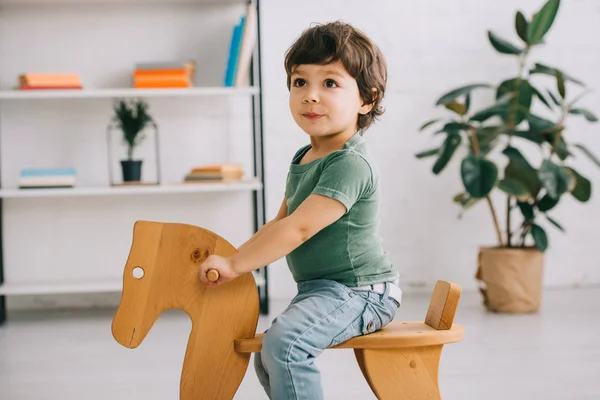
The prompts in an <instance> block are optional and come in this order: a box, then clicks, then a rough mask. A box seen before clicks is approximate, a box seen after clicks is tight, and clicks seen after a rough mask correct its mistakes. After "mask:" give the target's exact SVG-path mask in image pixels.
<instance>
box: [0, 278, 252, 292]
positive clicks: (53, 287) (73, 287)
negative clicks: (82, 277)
mask: <svg viewBox="0 0 600 400" xmlns="http://www.w3.org/2000/svg"><path fill="white" fill-rule="evenodd" d="M254 279H255V281H256V285H257V286H262V285H263V284H264V278H263V277H262V276H260V275H258V274H257V273H254ZM122 290H123V281H122V280H121V279H119V280H116V279H115V280H94V281H89V282H84V281H82V282H60V283H57V282H49V283H16V284H10V283H5V284H2V285H0V296H15V295H42V294H67V293H112V292H120V291H122Z"/></svg>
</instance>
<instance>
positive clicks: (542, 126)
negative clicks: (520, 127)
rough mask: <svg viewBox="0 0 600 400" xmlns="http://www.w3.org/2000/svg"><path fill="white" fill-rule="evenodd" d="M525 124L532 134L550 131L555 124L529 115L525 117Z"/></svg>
mask: <svg viewBox="0 0 600 400" xmlns="http://www.w3.org/2000/svg"><path fill="white" fill-rule="evenodd" d="M527 122H528V123H529V129H530V130H532V131H534V132H544V131H546V132H547V131H551V130H552V129H554V128H555V127H556V126H557V124H556V123H555V122H552V121H549V120H547V119H544V118H540V117H538V116H537V115H535V114H529V115H528V116H527Z"/></svg>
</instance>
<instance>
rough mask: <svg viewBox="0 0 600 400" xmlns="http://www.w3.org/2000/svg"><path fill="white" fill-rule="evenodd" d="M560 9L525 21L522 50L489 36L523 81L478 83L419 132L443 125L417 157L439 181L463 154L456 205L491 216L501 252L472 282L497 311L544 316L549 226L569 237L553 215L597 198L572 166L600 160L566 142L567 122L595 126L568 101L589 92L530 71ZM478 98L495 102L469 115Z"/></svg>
mask: <svg viewBox="0 0 600 400" xmlns="http://www.w3.org/2000/svg"><path fill="white" fill-rule="evenodd" d="M559 6H560V0H548V1H547V2H546V3H545V4H544V5H543V6H542V7H541V8H540V9H539V10H538V11H537V12H536V13H535V14H533V17H532V18H529V19H528V18H527V17H526V16H525V15H524V14H523V13H522V12H520V11H518V12H517V13H516V17H515V28H516V33H517V35H518V37H519V38H520V43H519V44H514V41H513V43H511V41H508V40H505V39H503V38H501V37H499V36H497V35H496V34H494V33H493V32H491V31H488V32H487V35H488V38H489V41H490V43H491V45H492V46H493V48H494V49H495V50H497V51H498V52H499V53H501V54H503V55H506V56H513V57H515V58H516V61H517V65H518V72H517V74H516V76H514V77H511V78H509V79H505V80H503V81H502V82H500V83H499V84H497V85H492V84H487V83H474V84H470V85H466V86H462V87H460V88H458V89H455V90H452V91H450V92H448V93H446V94H444V95H443V96H441V97H440V98H439V100H438V101H437V103H436V106H443V107H445V109H447V110H448V111H449V112H450V113H451V117H449V118H448V119H434V120H432V121H428V122H426V123H425V124H423V125H422V126H421V129H420V130H421V131H423V130H424V129H426V128H430V127H435V126H436V125H437V124H440V125H438V126H439V128H438V129H436V130H435V134H436V135H439V134H442V135H443V140H442V142H441V143H440V146H439V147H437V148H434V149H429V150H425V151H422V152H419V153H418V154H416V157H417V158H420V159H422V158H427V157H434V158H435V161H434V164H433V168H432V171H433V173H434V174H436V175H437V174H440V173H441V172H442V171H443V170H444V169H445V167H446V166H447V165H448V163H449V162H450V160H451V159H452V158H453V156H454V155H455V154H457V153H458V152H457V150H458V149H459V148H461V147H464V148H466V151H464V154H463V156H462V160H461V161H460V176H461V180H462V186H463V190H462V191H461V193H459V194H457V195H456V196H454V198H453V201H454V202H455V203H457V204H458V205H459V206H460V207H461V208H462V210H461V213H462V212H464V210H467V209H469V208H470V207H473V206H474V205H475V204H477V203H479V202H485V203H487V207H489V210H490V213H491V220H492V223H493V227H494V229H495V232H496V235H497V240H498V243H497V245H496V246H491V247H486V246H482V247H480V248H479V263H478V264H479V265H478V269H477V273H476V275H475V276H476V279H477V280H478V282H479V284H480V290H481V293H482V296H483V303H484V304H485V306H486V307H487V309H488V310H490V311H496V312H509V313H520V312H536V311H537V310H538V308H539V305H540V300H541V286H542V275H543V274H542V270H543V262H544V252H545V251H546V249H547V248H548V236H547V234H546V231H545V229H544V228H543V225H545V224H546V223H548V224H549V225H552V226H554V227H555V228H557V229H559V230H561V231H562V230H563V227H562V225H561V224H560V223H559V222H558V221H556V220H555V219H554V218H553V217H552V216H551V215H550V214H551V212H552V211H553V210H554V209H555V207H557V205H558V204H559V203H560V200H561V198H563V196H572V197H573V198H575V199H576V200H578V201H579V202H582V203H585V202H587V201H588V200H589V199H590V197H591V183H590V181H589V180H588V179H587V178H586V177H585V176H584V175H582V174H581V173H579V172H578V171H576V170H575V169H574V168H573V167H572V166H571V164H570V161H571V160H572V158H573V157H574V153H576V152H580V153H582V154H584V155H585V156H587V157H588V158H589V159H590V160H591V161H592V162H593V163H595V164H596V165H598V166H600V160H599V159H598V158H597V157H595V156H594V155H593V154H592V153H591V152H590V151H589V150H588V149H587V148H586V147H585V146H584V145H583V144H572V143H570V142H569V141H568V135H567V134H566V133H567V132H566V131H567V129H566V122H567V118H568V117H576V118H581V117H583V118H586V119H587V120H588V121H590V122H597V121H598V119H597V118H596V116H595V115H594V114H593V113H592V112H590V111H588V110H586V109H584V108H580V107H578V106H577V105H576V104H577V102H578V101H579V100H580V99H581V98H582V96H583V95H584V94H585V90H583V89H580V90H578V93H577V95H576V96H571V95H570V93H571V90H572V87H577V88H578V89H579V88H584V87H585V86H584V84H583V83H582V82H581V81H579V80H577V79H575V78H573V77H571V76H570V75H568V74H566V73H565V72H563V71H562V70H560V69H558V68H554V67H550V66H547V65H545V64H542V63H539V62H533V63H532V62H531V61H530V54H531V51H532V50H533V49H536V48H538V47H540V46H542V45H544V44H545V43H544V37H545V35H546V33H547V32H548V31H549V30H550V28H551V26H552V24H553V22H554V20H555V17H556V15H557V13H558V10H559ZM538 80H539V81H538ZM544 80H549V82H550V83H551V87H552V88H550V89H547V88H545V87H542V86H541V85H540V82H544ZM546 82H547V81H546ZM475 90H478V91H484V90H488V91H491V95H492V96H493V98H494V99H495V102H494V103H493V104H491V105H488V106H485V107H483V108H481V109H478V110H472V107H471V106H472V104H471V97H472V93H473V92H474V91H475ZM442 135H440V136H442ZM518 147H521V150H520V149H518ZM526 155H527V156H526ZM496 160H497V161H496ZM499 166H501V167H499ZM495 191H501V192H502V193H501V194H502V195H505V196H506V201H505V204H504V206H505V207H506V208H505V209H506V214H505V215H504V216H505V217H506V220H505V225H504V227H503V229H502V227H501V224H500V221H499V219H498V213H497V212H496V208H495V205H494V204H493V202H492V197H491V195H492V193H494V197H495V196H496V192H495ZM515 217H517V218H519V220H518V221H515Z"/></svg>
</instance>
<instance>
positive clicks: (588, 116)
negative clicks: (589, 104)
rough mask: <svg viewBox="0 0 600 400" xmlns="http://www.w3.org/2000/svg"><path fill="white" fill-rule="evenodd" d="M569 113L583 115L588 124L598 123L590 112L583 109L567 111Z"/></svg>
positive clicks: (596, 118)
mask: <svg viewBox="0 0 600 400" xmlns="http://www.w3.org/2000/svg"><path fill="white" fill-rule="evenodd" d="M569 113H571V114H576V115H583V116H584V117H585V119H587V120H588V121H590V122H598V117H596V116H595V115H594V114H592V113H591V112H590V111H588V110H585V109H583V108H572V109H570V110H569Z"/></svg>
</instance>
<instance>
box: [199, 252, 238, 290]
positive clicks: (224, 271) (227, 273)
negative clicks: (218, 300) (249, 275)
mask: <svg viewBox="0 0 600 400" xmlns="http://www.w3.org/2000/svg"><path fill="white" fill-rule="evenodd" d="M211 269H214V270H216V271H217V272H218V273H219V279H218V280H217V281H215V282H213V281H210V280H209V279H208V277H207V274H208V271H210V270H211ZM198 275H199V277H200V280H201V281H202V282H204V283H206V284H207V285H209V286H216V285H220V284H221V283H225V282H228V281H230V280H232V279H235V278H237V277H238V276H239V274H238V273H236V272H235V271H234V270H233V264H232V262H231V258H227V257H221V256H217V255H215V254H213V255H211V256H208V258H207V259H206V260H205V261H204V262H203V263H202V264H200V267H199V268H198Z"/></svg>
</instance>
